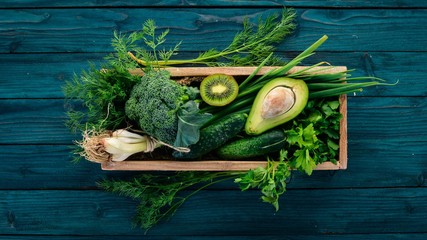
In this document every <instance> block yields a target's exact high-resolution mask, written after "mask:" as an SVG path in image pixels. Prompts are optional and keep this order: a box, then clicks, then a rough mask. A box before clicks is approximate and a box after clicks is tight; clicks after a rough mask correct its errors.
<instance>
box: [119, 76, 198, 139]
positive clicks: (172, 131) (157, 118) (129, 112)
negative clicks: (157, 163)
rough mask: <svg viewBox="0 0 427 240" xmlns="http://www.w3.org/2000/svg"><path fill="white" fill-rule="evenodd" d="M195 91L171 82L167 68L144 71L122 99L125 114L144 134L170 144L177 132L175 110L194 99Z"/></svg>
mask: <svg viewBox="0 0 427 240" xmlns="http://www.w3.org/2000/svg"><path fill="white" fill-rule="evenodd" d="M197 93H198V90H196V89H195V88H191V87H186V86H182V85H179V84H178V83H176V82H174V81H171V80H170V78H169V73H168V72H167V71H154V70H149V71H147V72H146V73H145V74H144V76H143V77H142V78H141V80H140V82H139V83H137V84H135V86H134V87H133V89H132V91H131V93H130V96H129V99H128V100H127V101H126V108H125V109H126V116H127V117H128V118H129V119H130V120H133V121H136V122H137V124H138V127H139V128H140V129H141V130H142V131H143V132H145V133H146V134H148V135H150V136H152V137H155V138H157V139H158V140H160V141H163V142H166V143H168V144H173V143H174V142H175V139H176V135H177V132H178V116H177V112H178V110H179V109H180V107H181V106H182V105H184V103H186V102H187V101H190V100H194V99H195V98H196V97H197Z"/></svg>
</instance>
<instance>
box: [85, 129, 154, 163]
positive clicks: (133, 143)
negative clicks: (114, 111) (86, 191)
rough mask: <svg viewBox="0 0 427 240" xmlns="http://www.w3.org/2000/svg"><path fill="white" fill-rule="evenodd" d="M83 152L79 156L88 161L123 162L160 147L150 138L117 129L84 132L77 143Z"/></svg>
mask: <svg viewBox="0 0 427 240" xmlns="http://www.w3.org/2000/svg"><path fill="white" fill-rule="evenodd" d="M78 145H79V146H81V147H82V149H83V151H81V152H79V154H80V155H81V156H82V157H84V158H86V159H87V160H89V161H92V162H97V163H103V162H107V161H123V160H125V159H127V158H128V157H129V156H131V155H133V154H135V153H139V152H152V151H153V150H154V149H155V148H157V147H159V146H161V144H159V143H158V142H156V141H154V140H153V139H152V138H151V137H150V136H146V135H139V134H136V133H132V132H129V131H127V130H126V129H118V130H115V131H114V132H112V131H102V132H98V131H96V130H93V131H85V133H84V135H83V140H82V141H79V142H78Z"/></svg>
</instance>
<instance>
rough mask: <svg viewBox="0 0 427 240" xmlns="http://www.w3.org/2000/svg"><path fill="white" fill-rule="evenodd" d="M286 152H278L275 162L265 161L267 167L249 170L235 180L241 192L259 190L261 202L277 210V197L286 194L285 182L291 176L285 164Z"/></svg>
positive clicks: (287, 165)
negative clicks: (252, 189)
mask: <svg viewBox="0 0 427 240" xmlns="http://www.w3.org/2000/svg"><path fill="white" fill-rule="evenodd" d="M286 160H287V152H286V151H284V150H282V151H280V156H279V159H278V160H277V161H273V160H272V159H270V158H268V159H267V166H266V167H265V168H264V167H259V168H257V169H253V170H249V171H248V172H246V173H244V174H242V175H241V176H240V177H238V178H236V179H235V181H234V182H235V183H237V184H238V185H239V186H240V189H241V190H242V191H246V190H248V189H250V188H258V189H260V190H261V193H262V196H261V199H262V201H263V202H266V203H270V204H272V205H273V206H274V208H275V209H276V211H278V210H279V197H280V196H281V195H282V194H283V193H285V192H286V181H287V180H288V178H289V177H290V176H291V170H290V169H289V164H288V163H287V162H286Z"/></svg>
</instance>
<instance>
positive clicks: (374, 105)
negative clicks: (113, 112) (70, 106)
mask: <svg viewBox="0 0 427 240" xmlns="http://www.w3.org/2000/svg"><path fill="white" fill-rule="evenodd" d="M426 108H427V101H426V98H425V97H410V98H392V97H384V98H375V97H373V98H369V97H360V98H354V97H351V98H349V100H348V137H349V141H355V140H356V139H366V140H370V141H378V142H380V141H381V139H388V140H391V141H400V142H411V141H412V142H413V141H427V135H426V134H425V133H426V132H427V125H426V122H427V114H425V112H426ZM0 109H1V111H2V114H1V115H0V135H1V136H2V138H0V144H52V143H54V144H70V143H72V141H73V140H75V139H79V136H77V135H72V134H70V133H69V130H68V129H67V128H66V127H65V126H64V122H65V120H66V119H67V118H66V116H65V113H64V111H65V108H64V101H63V100H62V99H49V100H45V99H35V100H27V99H15V100H0ZM414 116H417V117H414ZM18 126H19V127H18ZM414 126H416V127H414ZM395 129H399V131H396V130H395Z"/></svg>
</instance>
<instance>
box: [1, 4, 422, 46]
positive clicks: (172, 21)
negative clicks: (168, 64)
mask: <svg viewBox="0 0 427 240" xmlns="http://www.w3.org/2000/svg"><path fill="white" fill-rule="evenodd" d="M278 11H279V10H278V9H262V8H261V9H260V8H245V9H240V8H226V9H224V8H221V9H219V8H218V9H210V8H209V9H205V8H190V9H188V8H175V9H168V8H141V9H134V8H111V9H104V8H101V9H87V8H78V9H72V10H70V9H56V8H52V9H26V10H18V9H6V10H0V16H2V18H1V19H4V20H2V22H3V24H2V25H1V27H0V43H1V44H0V52H1V53H17V52H19V53H28V52H105V51H111V46H110V39H111V38H112V32H113V30H119V31H121V32H128V31H133V30H138V29H140V26H141V23H143V22H144V21H145V20H146V19H147V18H148V17H147V16H149V17H150V18H152V19H155V20H156V22H157V25H158V26H159V27H160V29H165V28H169V29H171V32H170V34H169V36H168V44H167V45H165V47H166V48H169V47H172V46H173V45H174V44H176V43H178V42H180V41H182V44H181V46H180V49H181V50H182V51H202V50H208V49H210V48H219V49H222V48H225V47H226V46H227V45H228V44H229V43H230V42H231V40H232V38H233V36H234V35H235V34H236V32H238V31H240V30H241V24H242V21H243V19H244V18H245V17H246V16H249V17H250V18H251V19H256V18H258V17H259V16H260V14H263V15H267V14H272V13H274V12H278ZM165 13H167V14H165ZM298 16H299V19H298V26H299V28H298V37H296V36H295V35H294V36H293V37H291V38H290V39H289V40H288V41H286V42H285V43H284V44H282V45H281V46H280V47H279V50H283V51H302V50H304V49H305V48H307V47H308V46H309V45H310V43H313V42H315V41H316V40H317V39H319V38H320V37H321V36H322V35H323V34H327V35H329V36H330V40H329V41H328V43H326V44H324V46H322V47H321V50H325V51H396V50H399V51H424V50H425V48H424V43H425V42H426V41H427V32H426V31H427V30H426V29H425V28H424V27H423V26H424V25H426V21H427V20H426V19H427V10H425V9H419V10H418V9H417V10H413V9H406V10H383V9H381V10H376V9H362V10H361V9H344V10H343V9H298ZM177 19H179V21H177ZM396 29H399V31H395V30H396ZM413 29H417V31H413ZM372 32H375V34H372ZM313 33H318V34H313ZM409 40H410V41H409ZM409 42H410V44H405V43H409ZM402 43H403V44H402Z"/></svg>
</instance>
